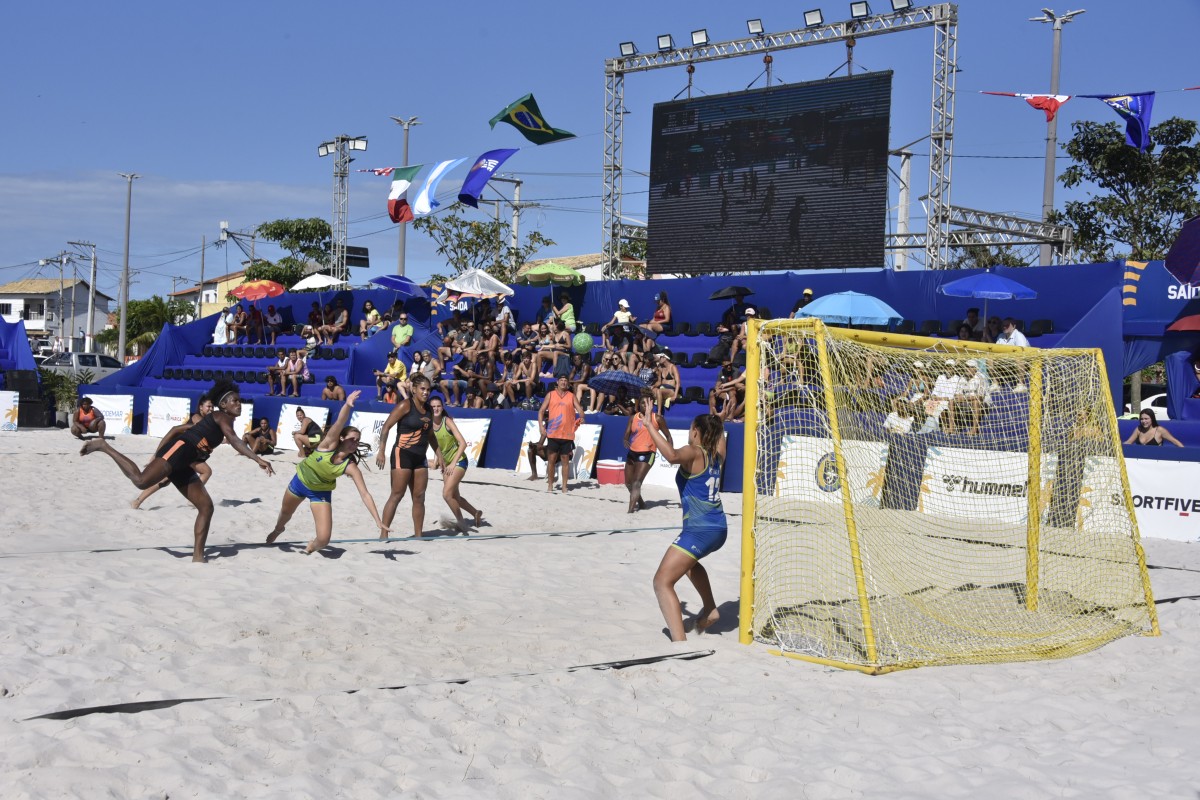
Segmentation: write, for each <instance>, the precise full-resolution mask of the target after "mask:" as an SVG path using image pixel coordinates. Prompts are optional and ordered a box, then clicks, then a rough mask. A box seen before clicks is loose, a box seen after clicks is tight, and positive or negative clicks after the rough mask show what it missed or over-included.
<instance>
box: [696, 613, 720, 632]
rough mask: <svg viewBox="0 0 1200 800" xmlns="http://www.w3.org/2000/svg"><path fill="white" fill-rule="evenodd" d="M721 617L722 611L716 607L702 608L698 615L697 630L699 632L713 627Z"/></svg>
mask: <svg viewBox="0 0 1200 800" xmlns="http://www.w3.org/2000/svg"><path fill="white" fill-rule="evenodd" d="M720 618H721V612H719V611H717V610H716V609H715V608H702V609H700V613H699V614H697V615H696V630H697V631H698V632H699V631H703V630H705V629H706V628H711V627H712V626H713V625H714V624H715V623H716V622H717V620H719V619H720Z"/></svg>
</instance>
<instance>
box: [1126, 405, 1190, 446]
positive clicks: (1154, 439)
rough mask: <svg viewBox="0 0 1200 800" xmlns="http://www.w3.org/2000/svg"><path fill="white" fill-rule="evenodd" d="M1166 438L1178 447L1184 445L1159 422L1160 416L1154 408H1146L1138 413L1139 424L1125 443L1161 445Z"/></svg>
mask: <svg viewBox="0 0 1200 800" xmlns="http://www.w3.org/2000/svg"><path fill="white" fill-rule="evenodd" d="M1164 440H1166V441H1168V442H1170V443H1171V444H1173V445H1175V446H1176V447H1183V442H1181V441H1179V440H1178V439H1176V438H1175V437H1174V436H1172V435H1171V432H1170V431H1168V430H1167V429H1166V428H1164V427H1163V426H1162V425H1159V424H1158V417H1157V415H1155V413H1154V411H1153V409H1149V408H1144V409H1142V413H1141V414H1139V415H1138V426H1137V427H1136V428H1134V429H1133V433H1131V434H1129V438H1128V439H1126V440H1125V444H1144V445H1149V446H1151V447H1161V446H1162V443H1163V441H1164Z"/></svg>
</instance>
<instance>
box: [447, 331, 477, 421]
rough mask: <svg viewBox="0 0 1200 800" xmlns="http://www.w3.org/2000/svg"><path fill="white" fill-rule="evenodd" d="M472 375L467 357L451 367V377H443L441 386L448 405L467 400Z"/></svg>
mask: <svg viewBox="0 0 1200 800" xmlns="http://www.w3.org/2000/svg"><path fill="white" fill-rule="evenodd" d="M463 324H464V325H465V324H466V323H463ZM472 377H473V373H472V372H471V362H470V361H469V360H468V359H466V358H460V359H459V360H458V362H457V363H455V364H454V366H453V367H451V368H450V375H449V377H447V378H444V379H442V382H441V387H440V388H441V390H442V395H443V396H445V398H446V405H448V406H461V405H463V404H464V403H465V402H466V399H467V390H468V389H469V388H470V387H471V378H472Z"/></svg>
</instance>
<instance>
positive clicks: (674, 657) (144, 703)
mask: <svg viewBox="0 0 1200 800" xmlns="http://www.w3.org/2000/svg"><path fill="white" fill-rule="evenodd" d="M715 654H716V651H715V650H692V651H689V652H686V653H664V654H662V655H657V656H644V657H642V658H627V659H621V660H619V661H604V662H601V663H598V664H577V665H575V666H573V667H559V668H556V669H547V670H542V671H540V672H510V673H504V674H501V675H484V676H479V677H475V678H450V679H443V680H438V681H425V682H424V683H405V684H399V685H396V686H377V687H373V688H367V689H338V690H335V691H333V692H330V694H357V693H358V692H364V691H368V692H369V691H375V692H391V691H398V690H400V689H415V688H420V687H423V686H439V685H445V684H456V685H462V684H465V683H470V682H471V681H478V680H495V679H497V678H527V677H531V676H536V675H551V674H554V673H556V672H568V673H569V672H579V671H581V670H585V669H594V670H606V669H613V670H620V669H628V668H630V667H640V666H645V665H647V664H657V663H661V662H663V661H694V660H696V659H699V658H707V657H708V656H711V655H715ZM281 699H284V698H280V697H252V698H239V697H234V696H232V695H219V696H214V697H180V698H175V699H170V700H139V701H136V702H132V703H113V704H111V705H104V706H90V707H87V708H71V709H67V710H64V711H51V712H50V713H48V714H39V715H37V716H36V717H26V718H25V719H23V720H21V721H22V722H30V721H32V720H36V719H49V720H56V721H61V720H69V719H78V718H79V717H86V716H88V715H90V714H138V713H140V712H142V711H158V710H161V709H164V708H173V707H174V706H179V705H184V704H186V703H203V702H207V701H210V700H238V701H239V702H243V703H269V702H272V701H275V700H281Z"/></svg>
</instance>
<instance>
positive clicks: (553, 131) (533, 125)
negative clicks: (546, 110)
mask: <svg viewBox="0 0 1200 800" xmlns="http://www.w3.org/2000/svg"><path fill="white" fill-rule="evenodd" d="M497 122H507V123H508V124H509V125H512V126H513V127H514V128H516V129H517V130H518V131H520V132H521V135H522V136H524V137H525V138H526V139H528V140H529V141H531V142H533V143H534V144H547V143H549V142H560V141H562V140H563V139H574V138H575V134H573V133H571V132H570V131H564V130H562V129H560V128H551V127H550V126H549V125H547V124H546V120H545V119H544V118H543V117H542V111H541V109H539V108H538V104H537V100H534V99H533V95H532V94H527V95H525V96H524V97H522V98H521V99H520V100H517V101H516V102H515V103H512V104H511V105H509V107H508V108H506V109H504V110H503V111H501V112H500V113H499V114H497V115H496V116H494V117H492V120H491V123H490V125H491V127H493V128H495V127H496V123H497Z"/></svg>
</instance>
